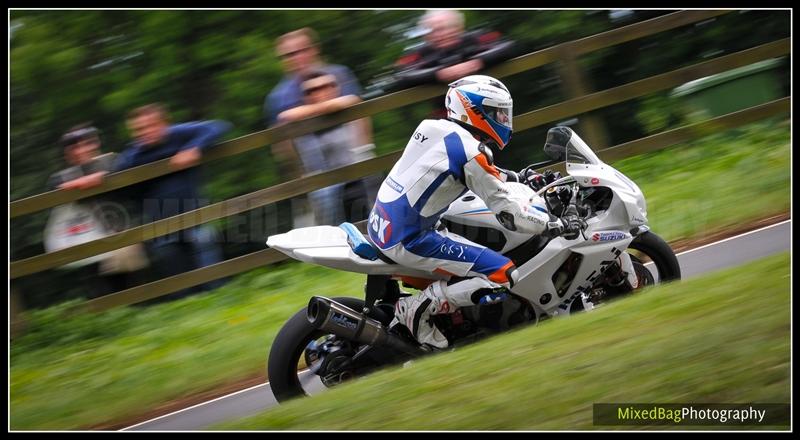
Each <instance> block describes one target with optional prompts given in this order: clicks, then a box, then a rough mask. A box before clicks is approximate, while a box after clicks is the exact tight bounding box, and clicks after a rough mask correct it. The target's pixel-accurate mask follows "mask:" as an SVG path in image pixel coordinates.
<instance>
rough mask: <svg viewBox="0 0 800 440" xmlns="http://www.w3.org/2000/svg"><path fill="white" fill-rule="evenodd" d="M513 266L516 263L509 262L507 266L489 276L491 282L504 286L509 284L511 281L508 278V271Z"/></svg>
mask: <svg viewBox="0 0 800 440" xmlns="http://www.w3.org/2000/svg"><path fill="white" fill-rule="evenodd" d="M513 265H514V262H513V261H509V262H508V263H506V264H505V266H503V267H501V268H500V269H497V270H496V271H494V272H493V273H492V274H491V275H489V281H494V282H495V283H497V284H503V283H507V282H509V281H510V280H509V279H508V276H506V271H507V270H508V269H509V268H510V267H511V266H513Z"/></svg>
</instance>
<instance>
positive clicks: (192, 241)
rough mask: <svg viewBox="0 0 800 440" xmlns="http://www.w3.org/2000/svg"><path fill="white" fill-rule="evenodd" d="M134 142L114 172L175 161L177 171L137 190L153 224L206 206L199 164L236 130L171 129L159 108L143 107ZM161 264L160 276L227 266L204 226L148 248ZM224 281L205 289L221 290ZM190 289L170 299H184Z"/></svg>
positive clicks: (133, 117) (136, 114)
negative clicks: (161, 161)
mask: <svg viewBox="0 0 800 440" xmlns="http://www.w3.org/2000/svg"><path fill="white" fill-rule="evenodd" d="M127 123H128V129H129V130H130V132H131V135H132V137H133V139H134V140H133V142H132V143H131V144H129V146H128V147H127V148H126V149H125V150H124V151H123V152H122V153H120V154H119V156H118V159H117V161H116V163H115V164H114V168H113V171H114V172H116V171H122V170H125V169H128V168H133V167H137V166H139V165H144V164H147V163H150V162H154V161H157V160H160V159H167V158H170V165H171V166H172V168H173V169H175V172H173V173H170V174H166V175H164V176H160V177H157V178H155V179H151V180H147V181H145V182H141V183H140V184H138V185H136V187H135V188H136V198H141V200H142V202H143V203H142V210H143V216H144V218H143V223H150V222H154V221H157V220H161V219H164V218H168V217H172V216H175V215H178V214H182V213H184V212H188V211H192V210H195V209H198V208H200V207H202V205H205V204H206V203H201V200H202V199H201V195H200V186H201V184H202V181H201V172H200V171H201V170H200V168H199V167H194V165H196V164H198V163H199V162H200V159H201V158H202V155H203V152H205V151H207V150H208V149H209V148H210V147H212V146H213V145H214V144H215V143H216V142H217V140H218V139H219V138H220V137H221V136H222V135H223V134H224V133H225V132H227V131H229V130H230V129H231V124H230V123H228V122H225V121H201V122H187V123H182V124H174V125H170V124H169V120H168V118H167V113H166V110H165V109H164V108H163V107H162V106H161V105H159V104H150V105H146V106H143V107H139V108H137V109H135V110H133V111H132V112H130V114H129V115H128V121H127ZM146 244H147V246H148V248H149V249H150V252H151V253H152V254H153V256H154V257H155V258H156V260H158V261H157V262H156V263H155V264H154V266H155V267H156V269H157V270H159V271H160V275H161V277H164V278H165V277H169V276H172V275H177V274H179V273H182V272H185V271H187V270H192V269H197V268H201V267H205V266H209V265H211V264H215V263H218V262H220V261H222V251H221V249H220V246H219V244H218V243H217V242H216V232H215V230H214V228H213V227H211V226H209V225H207V224H203V225H199V226H196V227H192V228H188V229H184V230H183V231H180V232H177V233H173V234H168V235H165V236H161V237H156V238H155V239H153V240H150V241H149V242H147V243H146ZM221 284H222V281H221V280H216V281H212V282H209V283H206V284H205V285H203V286H201V288H200V290H201V291H202V290H208V289H213V288H216V287H219V286H220V285H221ZM188 293H190V291H189V290H187V291H182V292H177V293H175V294H172V295H170V296H169V297H170V298H177V297H182V296H185V295H186V294H188Z"/></svg>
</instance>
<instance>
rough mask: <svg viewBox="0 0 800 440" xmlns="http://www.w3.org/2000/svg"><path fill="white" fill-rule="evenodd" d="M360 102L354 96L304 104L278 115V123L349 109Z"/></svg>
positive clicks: (359, 99)
mask: <svg viewBox="0 0 800 440" xmlns="http://www.w3.org/2000/svg"><path fill="white" fill-rule="evenodd" d="M359 102H361V98H359V97H358V96H356V95H346V96H340V97H338V98H334V99H331V100H328V101H325V102H320V103H317V104H306V105H301V106H299V107H294V108H290V109H289V110H285V111H283V112H281V113H280V114H279V115H278V121H281V122H293V121H299V120H301V119H306V118H311V117H314V116H319V115H324V114H327V113H332V112H335V111H339V110H342V109H344V108H347V107H350V106H351V105H354V104H358V103H359Z"/></svg>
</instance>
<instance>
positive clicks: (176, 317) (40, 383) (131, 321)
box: [10, 122, 790, 429]
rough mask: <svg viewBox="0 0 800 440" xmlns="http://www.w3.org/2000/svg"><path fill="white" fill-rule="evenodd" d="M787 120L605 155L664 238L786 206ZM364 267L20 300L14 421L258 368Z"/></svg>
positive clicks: (66, 424)
mask: <svg viewBox="0 0 800 440" xmlns="http://www.w3.org/2000/svg"><path fill="white" fill-rule="evenodd" d="M789 151H790V144H789V131H788V125H780V124H777V123H775V122H768V123H762V124H754V125H751V126H749V127H747V128H746V129H745V130H737V131H733V132H728V133H725V134H719V135H715V136H712V137H708V138H704V139H701V140H698V141H695V142H693V143H692V144H689V145H685V146H676V147H674V148H670V149H668V150H664V151H662V152H658V153H655V154H650V155H644V156H638V157H635V158H630V159H626V160H624V161H620V162H618V163H615V164H614V166H615V167H618V168H619V169H620V170H621V171H623V172H624V173H626V174H628V175H629V176H630V177H631V178H632V179H633V180H635V181H636V182H637V183H638V184H639V185H640V186H641V187H642V190H643V191H644V193H645V195H646V197H647V199H648V211H649V212H648V215H649V219H650V220H651V226H652V227H653V230H654V231H656V232H657V233H659V234H660V235H662V236H663V237H664V238H666V239H667V240H673V239H678V238H684V237H692V236H703V235H706V234H707V233H708V232H710V231H713V230H714V229H717V228H720V227H725V226H729V225H732V224H738V223H746V222H747V221H749V220H752V219H757V218H762V217H764V216H765V215H767V214H771V213H778V212H786V211H788V209H789V201H790V198H789ZM363 282H364V278H363V276H361V275H358V274H350V273H343V272H336V271H333V270H328V269H324V268H320V267H316V266H310V265H304V264H299V263H292V264H286V265H282V266H279V267H271V268H261V269H258V270H255V271H252V272H249V273H246V274H242V275H240V276H238V277H237V278H236V280H235V281H233V282H231V283H230V284H228V285H227V286H225V287H224V288H222V289H219V290H218V291H216V292H213V293H210V294H206V295H204V296H202V297H196V298H188V299H184V300H181V301H176V302H173V303H167V304H160V305H155V306H152V307H148V308H136V307H131V308H122V309H116V310H111V311H108V312H104V313H101V314H96V315H82V316H77V317H69V316H67V315H66V314H65V313H64V311H65V310H66V306H67V305H62V306H58V307H53V308H50V309H47V310H39V311H31V312H28V313H27V314H26V316H27V318H28V319H29V321H30V322H29V330H28V332H27V333H26V334H25V335H24V336H22V337H20V338H18V339H15V340H14V341H13V343H12V346H11V359H10V360H11V371H10V375H11V378H10V384H11V389H10V403H11V417H10V420H11V427H12V428H13V429H74V428H78V427H85V426H92V425H96V424H99V423H104V422H109V421H112V420H119V419H121V418H129V417H132V416H135V415H138V414H142V413H144V412H145V411H146V410H147V409H152V408H153V407H156V406H158V405H160V404H163V403H164V402H167V401H170V400H174V399H177V398H181V397H183V396H186V395H190V394H194V393H197V392H200V391H205V390H209V389H213V388H214V387H216V386H218V385H220V384H222V383H225V382H228V381H230V380H232V379H236V378H241V377H246V376H251V375H253V374H256V373H258V372H263V369H264V363H265V360H266V356H267V353H268V352H269V345H270V343H271V341H272V340H273V339H274V336H275V334H276V333H277V331H278V329H279V328H280V326H281V325H282V324H283V322H284V321H285V320H286V319H287V318H288V317H289V316H291V314H293V313H294V312H295V311H297V310H298V309H299V308H300V307H302V306H304V305H305V304H306V302H307V301H308V298H310V297H311V296H312V295H315V294H321V295H327V296H337V295H346V296H347V295H349V296H359V295H361V292H362V289H363Z"/></svg>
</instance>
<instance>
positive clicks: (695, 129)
mask: <svg viewBox="0 0 800 440" xmlns="http://www.w3.org/2000/svg"><path fill="white" fill-rule="evenodd" d="M728 12H731V11H728V10H715V11H682V12H675V13H672V14H668V15H664V16H661V17H657V18H654V19H651V20H646V21H643V22H640V23H635V24H632V25H629V26H625V27H622V28H619V29H614V30H611V31H608V32H604V33H601V34H597V35H593V36H590V37H586V38H582V39H579V40H575V41H570V42H566V43H562V44H559V45H556V46H553V47H550V48H547V49H543V50H540V51H536V52H533V53H530V54H527V55H524V56H521V57H518V58H515V59H512V60H510V61H507V62H505V63H503V64H502V65H499V66H496V67H494V68H492V69H489V70H487V72H486V73H487V74H489V75H493V76H498V77H504V76H508V75H513V74H517V73H520V72H523V71H526V70H530V69H533V68H536V67H539V66H543V65H546V64H549V63H553V62H558V61H564V57H565V56H566V55H565V54H569V58H570V61H569V62H574V58H575V56H577V55H581V54H585V53H589V52H592V51H595V50H598V49H601V48H605V47H609V46H612V45H615V44H620V43H623V42H627V41H632V40H635V39H638V38H642V37H645V36H649V35H653V34H656V33H659V32H663V31H666V30H669V29H674V28H677V27H680V26H685V25H688V24H691V23H696V22H700V21H704V20H709V19H711V18H713V17H716V16H719V15H722V14H725V13H728ZM789 51H790V41H789V39H788V38H787V39H782V40H777V41H773V42H770V43H766V44H763V45H761V46H757V47H754V48H751V49H746V50H742V51H740V52H736V53H733V54H729V55H725V56H720V57H717V58H714V59H711V60H708V61H703V62H700V63H697V64H694V65H691V66H687V67H682V68H679V69H676V70H673V71H670V72H666V73H662V74H658V75H654V76H652V77H649V78H645V79H642V80H638V81H634V82H631V83H628V84H624V85H621V86H618V87H614V88H610V89H607V90H602V91H597V92H593V93H588V94H585V95H583V96H578V97H574V98H571V99H568V100H566V101H563V102H560V103H558V104H554V105H551V106H548V107H544V108H540V109H537V110H533V111H531V112H528V113H524V114H522V115H519V116H517V117H515V118H514V127H515V131H522V130H526V129H530V128H532V127H536V126H540V125H543V124H546V123H550V122H553V121H557V120H561V119H564V118H567V117H569V116H575V115H579V114H584V113H586V112H589V111H592V110H597V109H600V108H603V107H608V106H610V105H614V104H618V103H621V102H624V101H627V100H630V99H635V98H638V97H641V96H645V95H648V94H651V93H655V92H658V91H662V90H667V89H670V88H672V87H675V86H677V85H680V84H683V83H685V82H687V81H690V80H693V79H697V78H700V77H704V76H708V75H712V74H716V73H720V72H724V71H727V70H730V69H733V68H736V67H740V66H745V65H748V64H752V63H754V62H757V61H761V60H765V59H769V58H774V57H778V56H782V55H786V54H788V53H789ZM573 67H574V65H573ZM579 89H580V88H579ZM585 90H586V89H585ZM443 93H444V90H443V88H442V87H441V86H420V87H414V88H411V89H407V90H404V91H401V92H397V93H392V94H389V95H386V96H382V97H380V98H376V99H373V100H369V101H365V102H362V103H359V104H356V105H354V106H352V107H349V108H347V109H345V110H343V111H340V112H337V113H335V114H331V115H325V116H320V117H315V118H311V119H307V120H304V121H300V122H297V123H292V124H287V125H285V126H282V127H276V128H271V129H268V130H264V131H260V132H257V133H253V134H250V135H247V136H243V137H240V138H237V139H233V140H230V141H227V142H223V143H221V144H219V145H218V146H217V147H216V148H214V149H212V150H211V151H210V152H209V153H208V154H206V155H205V157H204V159H203V163H205V162H210V161H213V160H218V159H221V158H224V157H229V156H233V155H236V154H240V153H244V152H246V151H250V150H253V149H256V148H260V147H262V146H264V145H266V144H270V143H274V142H276V141H278V140H283V139H288V138H293V137H296V136H298V135H301V134H306V133H310V132H313V131H316V130H319V129H321V128H325V127H330V126H333V125H336V124H340V123H342V122H347V121H351V120H355V119H359V118H362V117H365V116H370V115H374V114H376V113H379V112H382V111H386V110H391V109H395V108H398V107H401V106H404V105H408V104H413V103H415V102H420V101H423V100H425V99H429V98H432V97H435V96H439V95H443ZM789 107H790V98H783V99H778V100H776V101H773V102H770V103H766V104H763V105H759V106H755V107H751V108H748V109H745V110H741V111H738V112H734V113H730V114H727V115H723V116H720V117H716V118H713V119H710V120H707V121H702V122H698V123H694V124H690V125H687V126H683V127H679V128H676V129H673V130H668V131H665V132H662V133H658V134H655V135H652V136H648V137H645V138H642V139H637V140H634V141H631V142H627V143H624V144H621V145H617V146H614V147H611V148H607V149H603V150H600V151H599V152H598V155H599V156H600V157H601V158H603V160H605V161H608V162H612V161H615V160H619V159H621V158H624V157H628V156H631V155H635V154H641V153H644V152H650V151H656V150H659V149H662V148H666V147H668V146H670V145H674V144H676V143H679V142H683V141H686V140H689V139H692V138H694V137H698V136H702V135H704V134H708V133H710V132H713V131H714V130H719V129H723V128H731V127H736V126H739V125H743V124H747V123H749V122H753V121H756V120H759V119H763V118H766V117H770V116H775V115H779V114H783V113H787V112H788V111H789ZM398 147H399V146H398ZM401 154H402V151H395V152H392V153H389V154H385V155H383V156H380V157H376V158H373V159H369V160H366V161H363V162H359V163H356V164H352V165H348V166H345V167H341V168H337V169H334V170H330V171H325V172H322V173H318V174H315V175H310V176H306V177H302V178H299V179H294V180H291V181H288V182H284V183H280V184H278V185H274V186H271V187H268V188H264V189H261V190H258V191H254V192H252V193H249V194H245V195H242V196H238V197H234V198H231V199H228V200H224V201H221V202H219V203H215V204H212V205H209V206H205V207H202V208H200V209H197V210H194V211H191V212H187V213H184V214H180V215H177V216H174V217H170V218H166V219H163V220H159V221H156V222H153V223H148V224H145V225H141V226H137V227H134V228H131V229H128V230H125V231H122V232H119V233H116V234H113V235H111V236H109V237H106V238H103V239H100V240H95V241H92V242H89V243H85V244H81V245H78V246H73V247H69V248H66V249H62V250H59V251H56V252H50V253H45V254H41V255H37V256H34V257H30V258H26V259H22V260H17V261H13V262H11V263H10V278H11V279H12V280H13V279H16V278H19V277H22V276H25V275H30V274H33V273H36V272H40V271H43V270H46V269H49V268H53V267H58V266H61V265H64V264H66V263H70V262H73V261H78V260H81V259H83V258H87V257H90V256H92V255H97V254H101V253H104V252H108V251H111V250H114V249H119V248H122V247H125V246H128V245H131V244H135V243H138V242H142V241H145V240H149V239H152V238H155V237H159V236H163V235H167V234H171V233H175V232H178V231H180V230H183V229H186V228H190V227H193V226H196V225H199V224H202V223H206V222H209V221H212V220H216V219H220V218H224V217H228V216H231V215H235V214H239V213H242V212H246V211H249V210H252V209H254V208H258V207H262V206H265V205H268V204H271V203H274V202H277V201H280V200H284V199H288V198H291V197H295V196H298V195H301V194H305V193H307V192H310V191H313V190H316V189H319V188H324V187H326V186H329V185H331V184H334V183H339V182H342V181H348V180H353V179H356V178H359V177H364V176H368V175H371V174H374V173H377V172H380V171H384V170H387V169H389V168H391V166H392V165H393V164H394V163H395V162H396V161H397V159H398V158H399V157H400V155H401ZM170 171H171V170H170V168H169V166H168V160H166V159H165V160H161V161H158V162H154V163H151V164H147V165H143V166H140V167H136V168H133V169H131V170H127V171H124V172H121V173H116V174H113V175H110V176H109V177H108V178H107V179H106V182H105V183H104V184H103V185H102V186H100V187H98V188H94V189H91V190H86V191H64V190H58V191H51V192H47V193H43V194H39V195H36V196H31V197H27V198H24V199H21V200H16V201H13V202H11V203H10V206H9V207H10V217H11V218H14V217H18V216H22V215H26V214H30V213H33V212H37V211H40V210H42V209H46V208H50V207H53V206H56V205H60V204H63V203H67V202H70V201H74V200H78V199H81V198H84V197H89V196H92V195H96V194H100V193H103V192H107V191H111V190H114V189H117V188H121V187H124V186H128V185H132V184H134V183H138V182H141V181H144V180H148V179H152V178H155V177H158V176H161V175H164V174H167V173H169V172H170ZM362 226H363V222H362ZM265 238H266V237H265ZM285 258H286V257H285V256H284V255H283V254H280V253H278V252H277V251H275V250H272V249H264V250H262V251H258V252H254V253H251V254H247V255H244V256H241V257H237V258H234V259H231V260H227V261H224V262H221V263H217V264H214V265H212V266H207V267H204V268H201V269H196V270H193V271H190V272H186V273H182V274H179V275H176V276H172V277H169V278H165V279H161V280H158V281H155V282H152V283H148V284H145V285H142V286H137V287H134V288H131V289H127V290H124V291H120V292H116V293H113V294H111V295H107V296H105V297H102V298H98V299H94V300H91V301H87V302H86V303H84V304H82V305H81V306H80V307H81V308H82V309H88V310H94V311H99V310H106V309H108V308H112V307H116V306H121V305H126V304H133V303H137V302H141V301H145V300H148V299H152V298H156V297H159V296H162V295H166V294H169V293H172V292H175V291H178V290H181V289H184V288H187V287H191V286H195V285H198V284H202V283H205V282H208V281H211V280H214V279H218V278H223V277H227V276H230V275H233V274H236V273H240V272H243V271H246V270H250V269H253V268H255V267H259V266H263V265H266V264H271V263H274V262H277V261H281V260H283V259H285Z"/></svg>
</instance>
